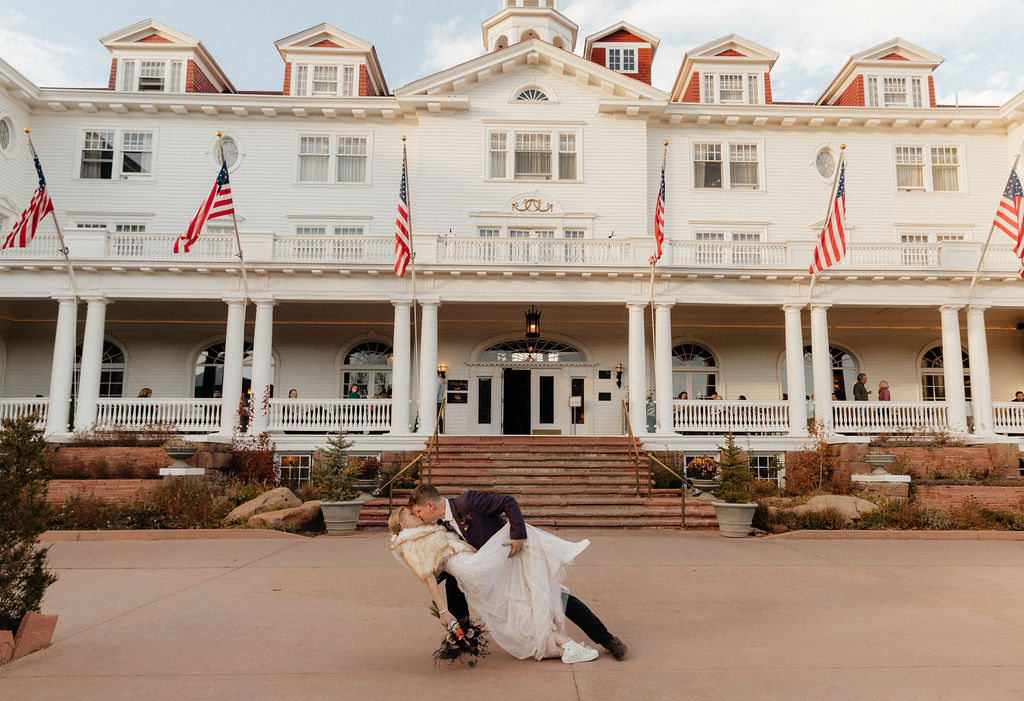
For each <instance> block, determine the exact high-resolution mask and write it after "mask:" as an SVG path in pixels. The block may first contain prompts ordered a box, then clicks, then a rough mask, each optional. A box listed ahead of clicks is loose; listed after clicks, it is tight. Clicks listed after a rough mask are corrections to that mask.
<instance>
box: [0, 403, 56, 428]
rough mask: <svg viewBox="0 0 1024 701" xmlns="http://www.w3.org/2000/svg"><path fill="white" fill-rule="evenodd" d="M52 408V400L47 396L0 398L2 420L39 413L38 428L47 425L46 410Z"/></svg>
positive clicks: (0, 418)
mask: <svg viewBox="0 0 1024 701" xmlns="http://www.w3.org/2000/svg"><path fill="white" fill-rule="evenodd" d="M49 408H50V400H49V399H47V398H45V397H33V398H31V399H28V398H25V399H0V420H2V419H16V418H18V417H20V416H28V415H29V414H39V421H37V422H36V426H37V427H38V428H42V427H43V426H45V425H46V412H47V411H48V410H49Z"/></svg>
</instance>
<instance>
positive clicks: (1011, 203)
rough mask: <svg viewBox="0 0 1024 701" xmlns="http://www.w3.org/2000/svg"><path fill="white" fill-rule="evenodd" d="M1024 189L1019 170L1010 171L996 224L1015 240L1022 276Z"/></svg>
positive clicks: (1015, 251) (1023, 269)
mask: <svg viewBox="0 0 1024 701" xmlns="http://www.w3.org/2000/svg"><path fill="white" fill-rule="evenodd" d="M1022 200H1024V189H1022V188H1021V186H1020V178H1018V177H1017V171H1016V170H1015V169H1014V170H1011V171H1010V179H1009V180H1007V181H1006V189H1005V190H1003V198H1002V199H1001V200H999V209H997V210H996V218H995V221H994V222H993V223H994V225H995V226H996V227H997V228H998V229H1000V230H1002V231H1003V232H1005V233H1006V235H1007V236H1009V237H1010V238H1011V239H1013V241H1014V247H1013V252H1014V254H1015V255H1016V256H1017V257H1018V258H1020V259H1021V277H1024V208H1022V207H1021V201H1022Z"/></svg>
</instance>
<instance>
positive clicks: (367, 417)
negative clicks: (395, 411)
mask: <svg viewBox="0 0 1024 701" xmlns="http://www.w3.org/2000/svg"><path fill="white" fill-rule="evenodd" d="M391 403H392V402H391V400H390V399H271V400H270V416H269V417H268V428H269V430H271V431H296V432H310V433H333V432H334V431H337V430H338V429H342V430H344V431H389V430H391Z"/></svg>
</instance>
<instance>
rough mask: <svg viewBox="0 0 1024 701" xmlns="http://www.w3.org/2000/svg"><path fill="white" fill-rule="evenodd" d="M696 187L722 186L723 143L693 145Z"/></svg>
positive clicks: (694, 181) (694, 182)
mask: <svg viewBox="0 0 1024 701" xmlns="http://www.w3.org/2000/svg"><path fill="white" fill-rule="evenodd" d="M693 184H694V187H700V188H705V187H710V188H721V187H722V145H721V144H694V145H693Z"/></svg>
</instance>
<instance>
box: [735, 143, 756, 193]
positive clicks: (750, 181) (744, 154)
mask: <svg viewBox="0 0 1024 701" xmlns="http://www.w3.org/2000/svg"><path fill="white" fill-rule="evenodd" d="M729 178H730V181H731V184H732V187H749V188H756V187H757V145H755V144H733V145H731V146H730V147H729Z"/></svg>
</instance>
